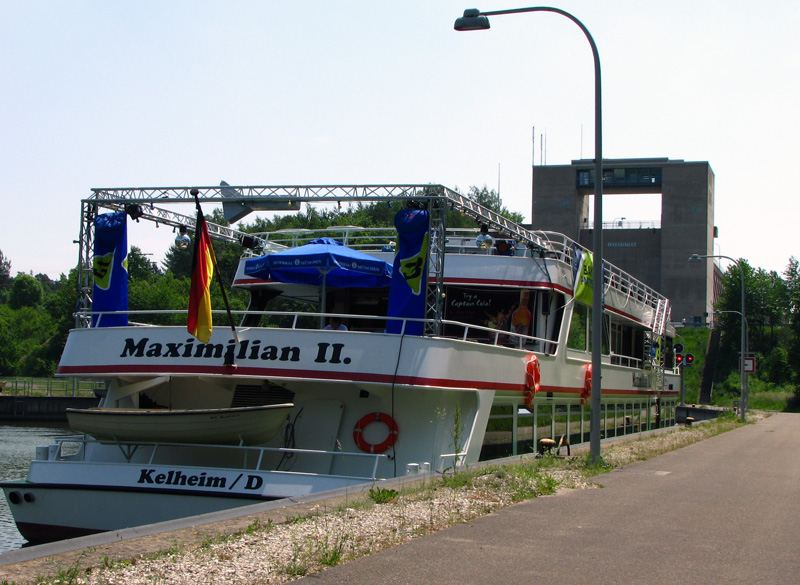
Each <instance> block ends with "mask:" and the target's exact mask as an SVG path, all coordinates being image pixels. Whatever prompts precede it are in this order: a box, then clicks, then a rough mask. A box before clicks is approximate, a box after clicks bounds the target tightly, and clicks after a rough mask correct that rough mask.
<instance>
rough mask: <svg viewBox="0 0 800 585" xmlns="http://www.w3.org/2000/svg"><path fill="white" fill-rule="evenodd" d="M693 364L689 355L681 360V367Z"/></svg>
mask: <svg viewBox="0 0 800 585" xmlns="http://www.w3.org/2000/svg"><path fill="white" fill-rule="evenodd" d="M693 363H694V356H693V355H692V354H690V353H687V354H686V355H685V356H684V358H683V365H684V366H691V365H692V364H693Z"/></svg>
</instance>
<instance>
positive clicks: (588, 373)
mask: <svg viewBox="0 0 800 585" xmlns="http://www.w3.org/2000/svg"><path fill="white" fill-rule="evenodd" d="M591 396H592V364H586V365H585V366H583V391H582V392H581V404H586V401H587V400H589V398H591Z"/></svg>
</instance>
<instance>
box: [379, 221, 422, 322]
mask: <svg viewBox="0 0 800 585" xmlns="http://www.w3.org/2000/svg"><path fill="white" fill-rule="evenodd" d="M429 225H430V221H429V217H428V212H427V211H425V210H422V209H401V210H400V211H398V212H397V215H395V218H394V226H395V228H397V238H398V246H397V254H396V255H395V257H394V266H393V270H392V283H391V285H390V286H389V311H388V316H389V317H403V318H407V319H424V318H425V295H426V292H427V288H428V287H427V285H428V230H429ZM402 327H403V322H402V321H395V320H390V321H389V322H388V323H387V324H386V332H387V333H400V331H401V329H402ZM422 331H423V323H421V322H408V323H406V328H405V332H406V333H407V334H408V335H422Z"/></svg>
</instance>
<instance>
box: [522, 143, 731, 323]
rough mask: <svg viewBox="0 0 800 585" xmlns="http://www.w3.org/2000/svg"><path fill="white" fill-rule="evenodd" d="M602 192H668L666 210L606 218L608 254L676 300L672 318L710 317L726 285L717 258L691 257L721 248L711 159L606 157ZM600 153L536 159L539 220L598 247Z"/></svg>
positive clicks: (545, 227) (696, 319) (536, 221)
mask: <svg viewBox="0 0 800 585" xmlns="http://www.w3.org/2000/svg"><path fill="white" fill-rule="evenodd" d="M603 167H604V168H603V175H604V176H603V194H604V196H605V195H625V196H628V197H636V196H637V195H639V196H641V195H644V194H654V193H655V194H661V217H660V218H659V219H653V220H652V221H627V222H626V221H614V222H604V225H603V229H604V230H605V231H604V247H605V249H604V250H603V257H604V258H605V259H606V260H607V261H609V262H611V263H612V264H615V265H617V266H619V267H620V268H622V269H623V270H626V271H627V272H630V273H631V274H632V275H633V276H635V277H637V278H639V279H641V280H643V281H644V282H645V283H647V284H648V285H650V286H652V287H653V288H655V289H656V290H658V291H659V292H661V293H663V294H664V295H666V296H667V298H669V299H670V302H671V303H672V321H673V322H675V321H683V322H685V323H686V325H687V326H702V325H705V324H706V322H707V319H708V315H710V314H711V312H712V310H713V307H712V304H713V302H714V300H715V298H716V294H715V292H716V291H718V290H719V279H720V275H721V274H720V272H719V269H718V268H716V265H715V264H714V263H713V262H705V263H703V264H702V265H701V264H691V265H690V264H688V262H687V260H688V258H689V256H691V255H692V254H714V238H715V237H716V235H717V232H716V227H715V226H714V172H713V171H712V170H711V166H710V165H709V164H708V163H707V162H685V161H683V160H670V159H668V158H642V159H611V160H605V161H604V162H603ZM594 180H595V177H594V161H593V160H575V161H572V164H569V165H541V166H534V167H533V197H532V199H533V207H532V219H533V221H532V223H533V227H534V228H535V229H537V230H547V231H556V232H561V233H564V234H566V235H568V236H569V237H571V238H572V239H574V240H576V241H578V242H579V243H580V244H581V245H583V246H585V247H587V248H589V249H591V247H592V231H593V229H594V225H593V222H592V221H591V219H590V213H589V212H590V196H592V195H593V191H594Z"/></svg>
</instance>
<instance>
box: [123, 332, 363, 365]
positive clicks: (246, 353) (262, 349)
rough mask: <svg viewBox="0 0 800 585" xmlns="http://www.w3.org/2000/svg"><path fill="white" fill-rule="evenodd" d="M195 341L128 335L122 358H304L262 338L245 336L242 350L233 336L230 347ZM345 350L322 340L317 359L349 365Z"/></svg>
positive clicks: (289, 347)
mask: <svg viewBox="0 0 800 585" xmlns="http://www.w3.org/2000/svg"><path fill="white" fill-rule="evenodd" d="M194 341H195V340H194V339H193V338H191V337H190V338H188V339H187V340H186V341H185V342H167V343H159V342H154V343H150V338H149V337H142V338H141V339H139V340H138V341H137V340H135V339H134V338H133V337H128V338H127V339H125V346H124V347H123V348H122V353H121V354H120V356H119V357H121V358H126V357H134V358H141V357H148V358H153V357H156V358H158V357H163V358H204V359H220V358H222V357H223V355H224V354H225V353H226V352H227V353H234V352H235V354H236V356H235V357H236V359H237V360H262V361H281V362H298V361H300V351H301V350H300V348H299V347H297V346H286V347H277V346H275V345H264V346H262V345H261V340H259V339H254V340H252V341H251V340H249V339H245V340H243V341H242V342H241V343H240V344H239V349H238V351H236V344H235V342H234V340H233V339H230V340H228V345H227V346H226V345H224V344H222V343H194ZM343 349H344V344H343V343H318V344H317V349H316V352H317V355H316V357H315V358H314V361H315V362H317V363H326V362H328V363H333V364H338V363H344V364H349V363H350V358H347V357H344V358H343V357H342V350H343Z"/></svg>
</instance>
